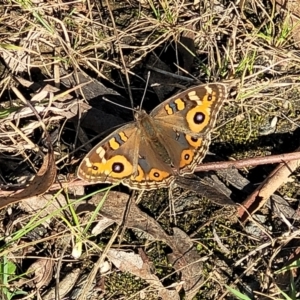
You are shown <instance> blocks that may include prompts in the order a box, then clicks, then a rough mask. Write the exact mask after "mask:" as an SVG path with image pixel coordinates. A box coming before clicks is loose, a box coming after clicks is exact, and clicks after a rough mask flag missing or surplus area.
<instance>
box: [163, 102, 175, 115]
mask: <svg viewBox="0 0 300 300" xmlns="http://www.w3.org/2000/svg"><path fill="white" fill-rule="evenodd" d="M165 110H166V112H167V114H168V115H173V109H172V107H171V106H170V105H169V104H167V105H165Z"/></svg>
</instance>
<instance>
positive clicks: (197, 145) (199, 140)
mask: <svg viewBox="0 0 300 300" xmlns="http://www.w3.org/2000/svg"><path fill="white" fill-rule="evenodd" d="M185 138H186V140H187V141H188V143H189V144H190V145H191V146H192V147H194V148H200V147H201V145H202V141H203V140H202V138H195V137H192V136H190V135H188V134H186V135H185Z"/></svg>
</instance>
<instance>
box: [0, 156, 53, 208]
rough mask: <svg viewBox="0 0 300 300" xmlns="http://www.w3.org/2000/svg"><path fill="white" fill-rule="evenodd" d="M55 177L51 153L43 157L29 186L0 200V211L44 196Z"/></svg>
mask: <svg viewBox="0 0 300 300" xmlns="http://www.w3.org/2000/svg"><path fill="white" fill-rule="evenodd" d="M55 177H56V165H55V160H54V154H53V151H49V152H48V153H47V154H46V155H45V156H44V161H43V164H42V166H41V168H40V170H39V171H38V173H37V174H36V176H35V177H34V179H33V180H32V181H31V182H30V183H29V185H28V186H27V187H26V188H25V189H24V190H23V191H21V192H19V193H17V194H12V195H10V196H6V197H1V198H0V209H1V208H3V207H5V206H7V205H9V204H13V203H16V202H18V201H21V200H25V199H27V198H30V197H33V196H39V195H42V194H44V193H45V192H46V191H48V189H49V188H50V187H51V185H52V184H53V182H54V180H55Z"/></svg>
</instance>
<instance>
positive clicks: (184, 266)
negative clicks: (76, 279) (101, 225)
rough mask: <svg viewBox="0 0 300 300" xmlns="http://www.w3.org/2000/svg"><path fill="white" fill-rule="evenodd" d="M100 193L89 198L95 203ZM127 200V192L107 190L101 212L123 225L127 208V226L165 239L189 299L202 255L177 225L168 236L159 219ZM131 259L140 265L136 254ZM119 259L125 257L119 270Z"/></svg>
mask: <svg viewBox="0 0 300 300" xmlns="http://www.w3.org/2000/svg"><path fill="white" fill-rule="evenodd" d="M103 195H104V194H97V195H95V196H94V197H92V199H91V200H92V201H93V202H94V203H95V201H96V203H97V202H99V201H101V200H102V198H103ZM128 199H129V196H128V195H126V194H123V193H118V192H110V193H109V194H108V196H107V198H106V199H105V202H104V204H103V206H102V208H101V212H100V213H101V215H103V216H105V217H106V218H109V219H112V220H114V221H115V222H116V223H118V224H122V223H123V217H124V212H125V210H126V209H128V210H129V211H128V212H127V214H126V222H125V224H126V226H127V227H129V228H133V229H139V230H142V231H144V232H146V233H147V234H150V235H151V236H152V237H153V238H154V239H156V240H159V241H163V242H165V243H166V244H167V245H168V246H169V247H170V248H171V249H172V251H173V253H172V254H171V255H170V256H168V257H169V258H170V261H171V263H173V264H174V268H175V269H176V270H177V271H178V272H181V274H182V279H183V280H184V284H183V287H184V289H185V292H186V297H187V298H186V299H192V297H193V295H195V294H196V293H197V291H198V289H199V286H200V285H201V284H202V262H201V261H200V260H201V257H200V255H199V254H198V253H197V251H196V249H195V247H194V246H193V242H192V240H191V239H190V238H189V237H188V236H187V235H186V234H185V233H184V232H183V231H181V230H180V229H179V228H174V229H173V230H174V235H173V236H169V235H168V234H166V233H165V231H164V230H163V229H162V228H161V226H160V225H159V223H158V222H156V221H155V220H154V219H153V218H151V217H150V216H148V215H147V214H146V213H144V212H142V211H141V210H140V209H139V208H138V206H137V205H136V204H135V203H133V202H131V205H130V206H129V207H128V205H127V202H128ZM96 203H95V204H96ZM132 255H134V254H132ZM122 256H123V254H120V259H121V258H122ZM128 257H129V255H128ZM124 259H125V258H124ZM134 259H136V262H135V264H136V265H138V263H139V266H142V262H141V259H138V258H136V257H134ZM122 261H124V260H120V262H119V264H117V267H118V268H120V269H123V268H124V265H122V264H121V262H122ZM112 262H113V261H112ZM113 263H114V262H113ZM114 264H115V263H114ZM135 268H137V267H136V266H134V267H132V269H133V270H135ZM144 271H145V270H143V271H141V270H140V271H139V272H141V274H142V272H144Z"/></svg>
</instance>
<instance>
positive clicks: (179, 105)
mask: <svg viewBox="0 0 300 300" xmlns="http://www.w3.org/2000/svg"><path fill="white" fill-rule="evenodd" d="M174 103H175V104H176V107H177V110H179V111H180V110H184V109H185V102H184V101H183V100H182V99H180V98H178V99H176V100H175V101H174Z"/></svg>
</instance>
